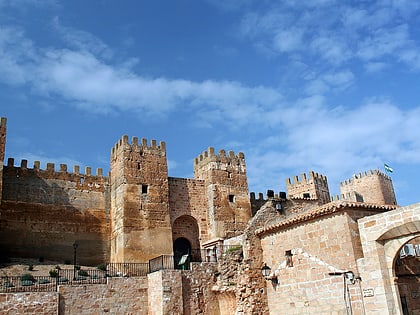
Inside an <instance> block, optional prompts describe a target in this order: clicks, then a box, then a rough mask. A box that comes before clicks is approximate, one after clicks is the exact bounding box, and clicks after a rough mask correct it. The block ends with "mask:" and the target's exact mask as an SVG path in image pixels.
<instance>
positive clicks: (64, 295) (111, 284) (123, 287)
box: [40, 277, 149, 315]
mask: <svg viewBox="0 0 420 315" xmlns="http://www.w3.org/2000/svg"><path fill="white" fill-rule="evenodd" d="M147 287H148V282H147V277H136V278H110V279H108V284H96V285H79V286H60V287H59V293H60V307H59V310H60V313H59V314H60V315H92V314H133V315H134V314H136V315H147V314H149V313H148V312H149V310H148V303H147V298H148V297H147V294H148V289H147ZM40 314H42V313H40Z"/></svg>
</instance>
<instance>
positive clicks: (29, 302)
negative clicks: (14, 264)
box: [0, 292, 59, 315]
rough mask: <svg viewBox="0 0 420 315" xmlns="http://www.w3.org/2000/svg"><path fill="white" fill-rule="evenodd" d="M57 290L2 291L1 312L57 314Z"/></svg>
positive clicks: (0, 296) (15, 314) (28, 314)
mask: <svg viewBox="0 0 420 315" xmlns="http://www.w3.org/2000/svg"><path fill="white" fill-rule="evenodd" d="M58 298H59V296H58V293H57V292H25V293H0V314H5V315H6V314H7V315H8V314H10V315H12V314H13V315H39V314H43V315H57V314H58Z"/></svg>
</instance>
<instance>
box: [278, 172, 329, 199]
mask: <svg viewBox="0 0 420 315" xmlns="http://www.w3.org/2000/svg"><path fill="white" fill-rule="evenodd" d="M286 188H287V194H288V195H289V198H305V199H316V200H319V201H320V202H321V203H322V204H324V203H328V202H330V199H331V197H330V191H329V188H328V181H327V177H326V176H324V175H321V174H318V173H315V172H314V171H310V172H309V177H307V176H306V174H305V173H303V174H302V175H301V179H300V180H299V177H298V176H294V177H293V182H292V180H291V179H290V178H288V179H286Z"/></svg>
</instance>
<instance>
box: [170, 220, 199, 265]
mask: <svg viewBox="0 0 420 315" xmlns="http://www.w3.org/2000/svg"><path fill="white" fill-rule="evenodd" d="M172 238H173V240H174V244H173V250H174V260H175V268H177V269H182V268H184V267H185V266H188V262H190V261H191V259H192V260H193V261H200V260H201V256H200V241H199V228H198V224H197V221H196V219H195V218H193V217H192V216H189V215H183V216H180V217H179V218H177V219H176V220H175V221H174V223H173V226H172ZM184 255H188V259H187V260H185V257H184V260H183V259H182V257H183V256H184Z"/></svg>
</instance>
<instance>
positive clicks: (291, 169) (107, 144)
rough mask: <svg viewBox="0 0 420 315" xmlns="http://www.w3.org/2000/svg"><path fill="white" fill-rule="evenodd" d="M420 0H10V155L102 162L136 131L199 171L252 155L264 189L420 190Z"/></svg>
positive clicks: (2, 55)
mask: <svg viewBox="0 0 420 315" xmlns="http://www.w3.org/2000/svg"><path fill="white" fill-rule="evenodd" d="M419 30H420V2H418V1H411V0H382V1H373V0H372V1H341V0H311V1H301V0H283V1H280V0H279V1H268V0H259V1H257V0H255V1H254V0H243V1H241V0H223V1H222V0H220V1H218V0H176V1H163V0H153V1H146V0H144V1H134V0H125V1H116V0H89V1H85V0H72V1H58V0H56V1H54V0H0V115H1V116H6V117H7V118H8V137H7V146H6V157H14V158H15V165H19V163H20V160H21V159H27V160H28V161H29V165H33V161H34V160H40V161H41V167H43V168H44V167H45V165H46V163H47V162H54V163H56V168H57V167H58V164H60V163H67V164H68V167H69V169H72V166H73V165H80V166H81V167H84V166H91V167H92V168H93V169H95V168H97V167H102V168H103V169H104V171H105V172H108V171H109V155H110V150H111V148H112V146H113V145H114V144H115V143H116V142H117V141H118V139H120V137H121V136H122V135H123V134H127V135H129V137H130V138H131V137H132V136H138V137H139V138H147V139H149V141H150V140H151V139H156V140H157V141H165V142H166V144H167V156H168V161H169V175H170V176H174V177H192V176H193V162H192V161H193V159H194V158H195V157H196V156H198V155H199V154H200V153H201V152H202V151H204V150H206V149H207V148H208V147H209V146H212V147H215V149H216V151H218V150H220V149H225V150H233V151H234V152H235V153H237V152H240V151H242V152H244V153H245V157H246V162H247V172H248V179H249V181H248V183H249V187H250V191H255V192H266V190H267V189H274V190H275V191H283V190H285V179H286V178H288V177H292V176H294V175H300V174H301V173H302V172H308V171H310V170H314V171H316V172H319V173H322V174H325V175H326V176H327V177H328V182H329V186H330V192H331V194H337V193H338V192H339V183H340V181H342V180H345V179H347V178H350V177H351V176H352V175H353V174H355V173H359V172H362V171H365V170H369V169H377V168H378V167H380V168H382V169H383V164H384V163H388V164H390V165H391V166H392V167H393V168H394V172H393V173H392V175H391V176H392V179H393V183H394V187H395V190H396V194H397V200H398V202H399V204H401V205H407V204H411V203H414V202H418V201H419V198H418V178H419V177H420V168H419V166H420V131H419V126H420V97H419V96H420V95H419V94H420V87H419V81H420V80H419V79H420V31H419Z"/></svg>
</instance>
